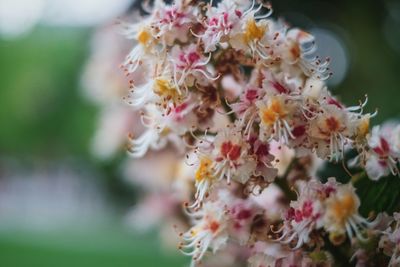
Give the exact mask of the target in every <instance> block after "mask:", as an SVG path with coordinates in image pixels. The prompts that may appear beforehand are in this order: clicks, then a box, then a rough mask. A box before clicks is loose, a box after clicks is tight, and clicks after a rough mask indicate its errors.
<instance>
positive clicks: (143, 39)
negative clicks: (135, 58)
mask: <svg viewBox="0 0 400 267" xmlns="http://www.w3.org/2000/svg"><path fill="white" fill-rule="evenodd" d="M136 39H137V40H138V42H139V43H140V44H141V45H147V43H148V42H149V41H150V40H151V34H150V33H149V32H148V31H147V30H146V29H143V30H141V31H140V32H139V33H138V35H137V36H136Z"/></svg>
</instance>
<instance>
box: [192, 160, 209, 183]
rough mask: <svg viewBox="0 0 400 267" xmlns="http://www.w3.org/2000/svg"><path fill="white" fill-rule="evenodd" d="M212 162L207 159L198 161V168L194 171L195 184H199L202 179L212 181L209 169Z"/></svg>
mask: <svg viewBox="0 0 400 267" xmlns="http://www.w3.org/2000/svg"><path fill="white" fill-rule="evenodd" d="M211 164H212V161H211V159H209V158H202V159H201V160H200V166H199V168H198V169H197V171H196V174H195V179H196V182H200V181H202V180H204V179H212V178H213V175H212V169H211Z"/></svg>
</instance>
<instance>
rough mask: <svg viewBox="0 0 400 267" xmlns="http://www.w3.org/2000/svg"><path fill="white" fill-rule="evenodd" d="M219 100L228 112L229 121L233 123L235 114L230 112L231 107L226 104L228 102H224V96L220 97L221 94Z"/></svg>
mask: <svg viewBox="0 0 400 267" xmlns="http://www.w3.org/2000/svg"><path fill="white" fill-rule="evenodd" d="M219 100H220V102H221V105H222V107H223V108H224V110H225V112H226V113H228V114H227V115H228V118H229V120H230V122H232V123H234V122H235V121H236V115H235V113H234V112H232V109H231V107H230V106H229V105H228V103H226V101H225V98H224V99H222V96H221V97H220V99H219Z"/></svg>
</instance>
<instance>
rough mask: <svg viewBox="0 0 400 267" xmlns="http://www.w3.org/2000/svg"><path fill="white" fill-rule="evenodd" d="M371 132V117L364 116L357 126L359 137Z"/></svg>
mask: <svg viewBox="0 0 400 267" xmlns="http://www.w3.org/2000/svg"><path fill="white" fill-rule="evenodd" d="M368 133H369V118H364V119H362V120H361V122H360V124H359V125H358V127H357V135H358V137H361V138H362V137H365V136H366V135H367V134H368Z"/></svg>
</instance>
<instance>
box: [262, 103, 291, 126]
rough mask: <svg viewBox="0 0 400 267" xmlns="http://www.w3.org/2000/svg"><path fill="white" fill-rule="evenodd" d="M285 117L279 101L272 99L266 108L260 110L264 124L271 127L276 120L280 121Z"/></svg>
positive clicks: (284, 111)
mask: <svg viewBox="0 0 400 267" xmlns="http://www.w3.org/2000/svg"><path fill="white" fill-rule="evenodd" d="M286 115H287V111H286V110H285V108H284V106H283V103H282V102H281V101H280V100H279V99H273V100H272V101H271V103H270V104H269V105H268V107H265V108H261V109H260V117H261V120H262V122H263V123H264V124H266V125H268V126H271V125H273V124H274V123H275V122H276V121H277V120H278V119H282V118H284V117H285V116H286Z"/></svg>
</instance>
